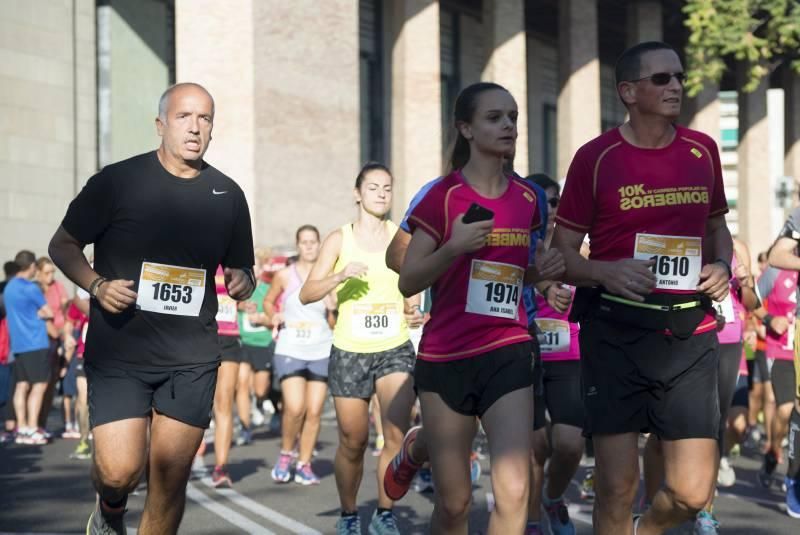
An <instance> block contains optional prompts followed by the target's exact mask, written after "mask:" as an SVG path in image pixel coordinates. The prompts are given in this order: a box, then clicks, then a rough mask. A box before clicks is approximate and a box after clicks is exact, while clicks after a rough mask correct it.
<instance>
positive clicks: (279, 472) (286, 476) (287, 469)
mask: <svg viewBox="0 0 800 535" xmlns="http://www.w3.org/2000/svg"><path fill="white" fill-rule="evenodd" d="M291 479H292V454H291V453H285V452H281V454H280V456H279V457H278V462H276V463H275V466H274V467H273V468H272V480H273V481H275V482H276V483H288V482H289V480H291Z"/></svg>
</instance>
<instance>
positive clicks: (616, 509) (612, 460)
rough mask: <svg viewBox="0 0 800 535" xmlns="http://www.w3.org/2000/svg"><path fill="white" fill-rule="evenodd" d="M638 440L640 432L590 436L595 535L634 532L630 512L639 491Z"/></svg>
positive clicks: (628, 533) (615, 534) (622, 534)
mask: <svg viewBox="0 0 800 535" xmlns="http://www.w3.org/2000/svg"><path fill="white" fill-rule="evenodd" d="M638 441H639V433H622V434H618V435H606V434H603V435H601V434H595V435H593V436H592V442H593V443H594V457H595V462H596V468H595V471H594V485H595V493H596V495H595V500H594V511H593V517H594V533H595V535H631V533H632V531H633V525H632V523H631V510H632V509H633V500H634V498H635V497H636V491H637V489H638V488H639V463H638V462H637V459H638V458H639V445H638ZM641 534H642V532H641V530H640V531H639V535H641Z"/></svg>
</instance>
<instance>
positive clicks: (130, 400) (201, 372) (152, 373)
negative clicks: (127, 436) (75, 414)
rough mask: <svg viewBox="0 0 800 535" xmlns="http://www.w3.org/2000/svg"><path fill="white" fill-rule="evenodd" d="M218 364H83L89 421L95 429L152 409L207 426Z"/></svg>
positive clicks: (134, 416)
mask: <svg viewBox="0 0 800 535" xmlns="http://www.w3.org/2000/svg"><path fill="white" fill-rule="evenodd" d="M218 367H219V363H217V362H214V363H212V364H200V365H195V366H185V367H181V368H173V369H159V368H155V369H154V368H150V369H131V368H115V367H110V366H103V367H98V366H94V365H92V364H89V363H85V364H84V371H85V372H86V379H87V382H88V386H89V421H90V425H91V427H92V428H94V427H96V426H98V425H103V424H107V423H110V422H116V421H119V420H125V419H127V418H143V417H147V416H149V415H150V411H151V410H153V409H155V410H156V411H157V412H159V413H161V414H164V415H165V416H169V417H170V418H173V419H175V420H178V421H180V422H183V423H185V424H189V425H192V426H194V427H201V428H206V427H208V423H209V421H210V420H211V408H212V404H213V402H214V390H215V389H216V386H217V368H218Z"/></svg>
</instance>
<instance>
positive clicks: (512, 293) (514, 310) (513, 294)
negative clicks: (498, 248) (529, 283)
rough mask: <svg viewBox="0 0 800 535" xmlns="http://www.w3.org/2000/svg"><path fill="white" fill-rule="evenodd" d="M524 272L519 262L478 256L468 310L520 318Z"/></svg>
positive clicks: (470, 278)
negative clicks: (483, 258)
mask: <svg viewBox="0 0 800 535" xmlns="http://www.w3.org/2000/svg"><path fill="white" fill-rule="evenodd" d="M524 276H525V272H524V271H523V269H522V268H521V267H519V266H515V265H513V264H504V263H501V262H490V261H487V260H478V259H475V260H473V261H472V267H471V269H470V275H469V288H468V289H467V308H466V311H467V312H472V313H473V314H482V315H484V316H494V317H497V318H508V319H514V320H515V319H517V317H518V312H519V300H520V299H521V297H522V281H523V278H524Z"/></svg>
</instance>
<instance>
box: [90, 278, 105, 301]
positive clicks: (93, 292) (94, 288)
mask: <svg viewBox="0 0 800 535" xmlns="http://www.w3.org/2000/svg"><path fill="white" fill-rule="evenodd" d="M107 281H108V279H106V278H105V277H97V278H96V279H94V280H93V281H92V282H91V284H89V287H88V288H87V289H86V291H87V292H89V295H90V296H91V297H92V298H93V299H97V290H99V289H100V285H101V284H103V283H104V282H107Z"/></svg>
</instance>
